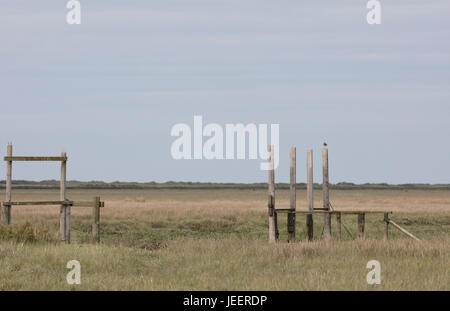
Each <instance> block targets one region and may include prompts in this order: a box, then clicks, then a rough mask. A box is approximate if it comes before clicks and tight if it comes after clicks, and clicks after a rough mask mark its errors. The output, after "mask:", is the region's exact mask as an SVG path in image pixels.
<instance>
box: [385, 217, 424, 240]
mask: <svg viewBox="0 0 450 311" xmlns="http://www.w3.org/2000/svg"><path fill="white" fill-rule="evenodd" d="M389 223H390V224H391V225H393V226H394V227H395V228H397V229H398V230H400V231H401V232H403V233H404V234H406V235H407V236H409V237H410V238H412V239H414V240H416V241H420V239H419V238H417V237H416V236H415V235H413V234H412V233H410V232H408V231H406V230H405V229H403V228H402V227H400V226H399V225H398V224H396V223H395V222H393V221H392V220H389Z"/></svg>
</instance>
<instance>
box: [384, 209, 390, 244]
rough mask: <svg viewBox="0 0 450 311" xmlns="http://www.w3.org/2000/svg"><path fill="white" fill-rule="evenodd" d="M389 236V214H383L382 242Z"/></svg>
mask: <svg viewBox="0 0 450 311" xmlns="http://www.w3.org/2000/svg"><path fill="white" fill-rule="evenodd" d="M388 235H389V214H388V213H384V240H385V241H387V239H388Z"/></svg>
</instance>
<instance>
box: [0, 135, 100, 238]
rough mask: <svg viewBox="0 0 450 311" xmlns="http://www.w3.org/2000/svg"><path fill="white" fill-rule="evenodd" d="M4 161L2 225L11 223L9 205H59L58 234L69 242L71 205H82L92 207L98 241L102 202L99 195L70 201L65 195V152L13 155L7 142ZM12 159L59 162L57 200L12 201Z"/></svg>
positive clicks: (94, 228)
mask: <svg viewBox="0 0 450 311" xmlns="http://www.w3.org/2000/svg"><path fill="white" fill-rule="evenodd" d="M4 160H5V161H6V187H5V188H6V196H5V201H4V202H0V205H1V222H2V224H3V225H9V224H10V223H11V207H12V206H25V205H36V206H39V205H59V206H60V213H59V235H60V238H61V240H63V241H65V242H66V243H70V216H71V209H72V206H83V207H92V208H93V219H94V221H93V224H92V238H93V241H94V242H97V243H98V242H100V228H99V227H100V207H104V206H105V204H104V202H101V201H100V197H95V198H94V200H93V201H70V200H68V199H67V196H66V172H67V154H66V153H65V152H63V153H61V156H59V157H39V156H38V157H29V156H26V157H23V156H13V148H12V145H11V144H8V147H7V155H6V157H4ZM14 161H16V162H17V161H33V162H36V161H52V162H60V163H61V181H60V198H59V199H60V200H59V201H22V202H18V201H16V202H15V201H12V200H11V199H12V164H13V162H14Z"/></svg>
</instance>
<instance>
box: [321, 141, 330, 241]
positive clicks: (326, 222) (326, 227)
mask: <svg viewBox="0 0 450 311" xmlns="http://www.w3.org/2000/svg"><path fill="white" fill-rule="evenodd" d="M322 167H323V185H322V190H323V208H324V209H325V210H326V211H329V210H330V192H329V189H328V149H327V148H323V150H322ZM323 235H324V238H325V239H326V240H329V239H331V215H330V214H329V213H325V214H324V218H323Z"/></svg>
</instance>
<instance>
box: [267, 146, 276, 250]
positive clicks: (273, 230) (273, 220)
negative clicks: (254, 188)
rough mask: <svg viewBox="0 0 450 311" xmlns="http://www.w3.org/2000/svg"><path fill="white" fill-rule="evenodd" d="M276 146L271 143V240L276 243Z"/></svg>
mask: <svg viewBox="0 0 450 311" xmlns="http://www.w3.org/2000/svg"><path fill="white" fill-rule="evenodd" d="M273 148H274V146H273V145H269V146H268V148H267V149H268V151H269V195H268V197H269V202H268V207H269V242H270V243H275V242H276V241H277V239H278V228H277V213H276V212H275V167H274V158H273V157H274V150H273Z"/></svg>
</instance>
